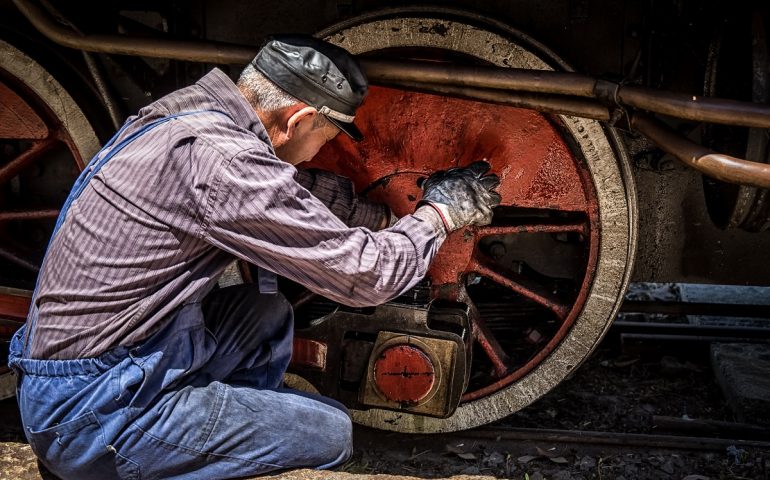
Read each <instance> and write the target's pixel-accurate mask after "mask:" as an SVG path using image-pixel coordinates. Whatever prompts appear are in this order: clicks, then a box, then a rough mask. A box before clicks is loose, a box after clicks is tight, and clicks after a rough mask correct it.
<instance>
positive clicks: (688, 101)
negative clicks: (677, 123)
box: [617, 86, 770, 128]
mask: <svg viewBox="0 0 770 480" xmlns="http://www.w3.org/2000/svg"><path fill="white" fill-rule="evenodd" d="M617 100H618V103H619V104H620V105H624V106H630V107H635V108H639V109H641V110H647V111H650V112H655V113H660V114H662V115H668V116H670V117H675V118H681V119H685V120H693V121H696V122H707V123H721V124H724V125H741V126H744V127H756V128H770V106H768V105H764V104H761V103H752V102H741V101H739V100H728V99H723V98H709V97H698V96H695V95H684V94H679V93H672V92H666V91H661V90H653V89H651V88H646V87H635V86H621V87H619V88H618V91H617Z"/></svg>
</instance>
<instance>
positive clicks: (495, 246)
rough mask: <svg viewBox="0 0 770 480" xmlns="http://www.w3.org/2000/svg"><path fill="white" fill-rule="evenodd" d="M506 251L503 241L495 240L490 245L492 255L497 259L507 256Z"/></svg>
mask: <svg viewBox="0 0 770 480" xmlns="http://www.w3.org/2000/svg"><path fill="white" fill-rule="evenodd" d="M506 252H507V250H506V248H505V244H504V243H503V242H494V243H492V245H490V246H489V254H490V255H492V258H494V259H495V260H500V259H501V258H502V257H503V256H505V254H506Z"/></svg>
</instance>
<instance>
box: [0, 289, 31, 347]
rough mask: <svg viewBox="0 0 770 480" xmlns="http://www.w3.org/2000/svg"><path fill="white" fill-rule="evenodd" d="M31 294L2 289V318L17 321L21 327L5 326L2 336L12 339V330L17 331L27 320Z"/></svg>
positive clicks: (0, 309) (0, 290)
mask: <svg viewBox="0 0 770 480" xmlns="http://www.w3.org/2000/svg"><path fill="white" fill-rule="evenodd" d="M30 298H31V292H25V291H22V290H15V289H11V288H2V287H0V318H6V319H12V320H17V321H18V322H19V325H11V324H10V323H9V324H7V325H6V324H3V325H4V326H3V328H2V329H0V336H2V337H10V334H12V333H13V332H9V331H10V330H13V331H15V329H17V328H18V326H20V325H21V322H24V320H25V319H26V318H27V312H28V311H29V302H30Z"/></svg>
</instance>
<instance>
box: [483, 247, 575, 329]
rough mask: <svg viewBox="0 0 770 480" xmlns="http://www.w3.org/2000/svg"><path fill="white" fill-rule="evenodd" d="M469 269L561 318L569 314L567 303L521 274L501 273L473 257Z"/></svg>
mask: <svg viewBox="0 0 770 480" xmlns="http://www.w3.org/2000/svg"><path fill="white" fill-rule="evenodd" d="M469 269H471V270H473V271H474V272H476V273H477V274H479V275H481V276H483V277H486V278H488V279H490V280H492V281H493V282H495V283H498V284H500V285H502V286H504V287H507V288H509V289H511V290H513V291H514V292H516V293H518V294H519V295H521V296H523V297H526V298H528V299H530V300H532V301H534V302H536V303H538V304H540V305H542V306H544V307H545V308H547V309H549V310H551V311H552V312H553V313H554V314H556V316H557V317H558V318H559V319H561V320H564V319H565V318H567V315H568V314H569V311H570V307H569V306H568V305H565V304H563V303H562V302H561V301H560V300H559V299H557V298H556V297H554V295H553V294H551V293H550V292H548V291H547V290H546V289H545V288H543V286H541V285H539V284H537V283H535V282H533V281H532V280H529V279H528V278H526V277H524V276H523V275H520V274H518V273H514V272H506V273H505V275H503V274H502V273H499V272H497V271H495V270H494V269H492V268H490V267H488V266H486V265H483V264H482V263H481V262H479V261H478V260H477V259H475V258H474V259H473V260H472V261H471V264H470V265H469Z"/></svg>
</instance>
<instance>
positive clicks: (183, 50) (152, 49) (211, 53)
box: [13, 0, 257, 65]
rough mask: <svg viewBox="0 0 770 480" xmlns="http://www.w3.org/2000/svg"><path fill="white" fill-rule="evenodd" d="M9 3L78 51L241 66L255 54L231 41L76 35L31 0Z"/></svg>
mask: <svg viewBox="0 0 770 480" xmlns="http://www.w3.org/2000/svg"><path fill="white" fill-rule="evenodd" d="M13 3H14V4H15V5H16V8H18V9H19V11H20V12H21V13H22V14H23V15H24V16H25V17H27V20H29V21H30V23H32V25H33V26H34V27H35V28H36V29H38V30H39V31H40V32H41V33H42V34H43V35H45V36H46V37H48V38H49V39H50V40H52V41H54V42H56V43H58V44H59V45H63V46H65V47H70V48H75V49H79V50H86V51H89V52H98V53H114V54H117V55H138V56H142V57H155V58H171V59H176V60H186V61H190V62H205V63H217V64H241V65H244V64H247V63H249V62H250V61H251V60H252V59H253V58H254V55H255V54H256V53H257V48H256V47H252V46H245V45H236V44H231V43H221V42H199V41H184V40H166V39H162V40H158V39H153V38H138V37H137V38H134V37H121V36H119V35H79V34H77V33H75V32H73V31H71V30H70V29H68V28H65V27H63V26H60V25H57V24H56V23H55V22H53V21H51V19H50V18H49V17H48V16H47V15H46V14H45V13H44V12H43V11H42V10H41V9H40V7H38V6H37V5H35V4H33V3H32V2H31V1H28V0H13Z"/></svg>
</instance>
